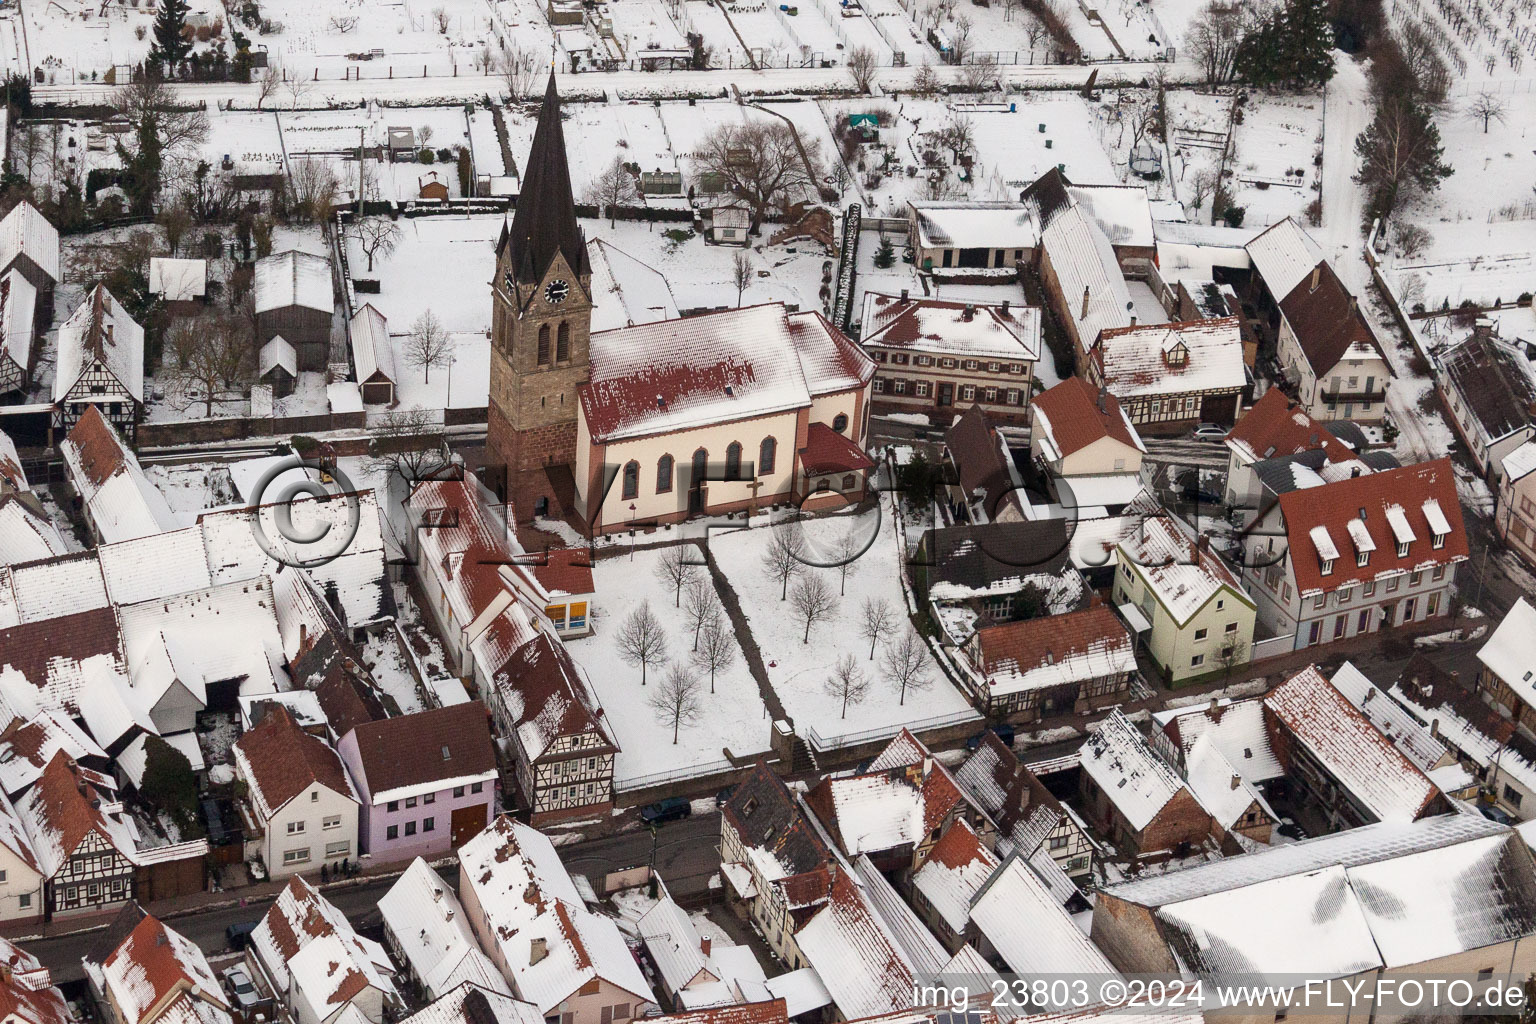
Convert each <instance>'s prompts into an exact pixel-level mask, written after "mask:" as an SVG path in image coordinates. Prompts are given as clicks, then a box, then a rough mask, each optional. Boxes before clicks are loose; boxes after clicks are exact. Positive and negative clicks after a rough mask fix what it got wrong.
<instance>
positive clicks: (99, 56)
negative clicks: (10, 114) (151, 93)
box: [18, 0, 223, 85]
mask: <svg viewBox="0 0 1536 1024" xmlns="http://www.w3.org/2000/svg"><path fill="white" fill-rule="evenodd" d="M101 10H102V5H101V4H100V3H97V2H93V0H47V2H39V3H32V2H29V3H27V4H25V5H23V6H21V7H19V8H18V12H19V17H20V18H21V19H22V20H23V21H24V23H25V28H24V29H22V30H20V31H22V34H23V39H24V40H25V47H26V50H27V53H28V56H29V58H30V60H31V62H32V67H31V68H28V69H26V70H27V71H28V72H35V71H39V70H40V71H42V73H43V76H44V78H45V80H46V82H47V84H48V85H74V84H76V83H78V82H94V81H98V80H99V79H100V78H101V76H103V75H105V74H106V73H107V72H108V71H110V70H112V69H113V68H116V67H121V68H122V69H123V72H126V71H127V69H128V68H130V67H132V66H133V65H135V64H139V63H141V62H142V61H143V60H144V58H145V56H146V55H147V54H148V53H149V45H150V41H151V39H152V36H151V35H150V28H151V27H152V26H153V24H154V20H155V16H154V12H153V11H152V10H151V8H150V5H149V4H147V3H146V4H144V5H143V7H142V8H141V7H140V5H138V4H133V5H131V6H130V5H126V4H114V5H112V7H111V8H110V9H109V10H108V11H107V13H106V14H105V15H102V14H101ZM218 16H219V17H220V18H222V16H223V12H222V11H220V12H219V15H218ZM140 33H142V35H141V34H140Z"/></svg>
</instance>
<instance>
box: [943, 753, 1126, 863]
mask: <svg viewBox="0 0 1536 1024" xmlns="http://www.w3.org/2000/svg"><path fill="white" fill-rule="evenodd" d="M955 780H956V781H957V782H959V783H960V785H961V786H962V787H963V788H964V789H965V791H966V792H967V793H969V794H970V797H971V799H972V800H973V801H974V802H975V803H977V804H978V805H980V807H981V809H982V810H984V811H986V812H987V814H988V815H989V816H991V818H992V820H993V821H995V822H996V823H997V832H998V840H997V848H998V850H999V851H1001V852H1002V853H1004V854H1007V853H1010V852H1012V851H1013V850H1018V851H1019V852H1020V853H1022V854H1023V855H1024V856H1025V857H1026V858H1028V859H1029V860H1030V862H1031V864H1033V863H1034V858H1035V857H1036V855H1038V854H1039V853H1041V852H1042V851H1043V852H1044V853H1046V854H1047V855H1048V856H1049V857H1050V858H1051V859H1052V860H1054V861H1055V862H1056V864H1057V866H1058V867H1059V868H1060V869H1061V870H1062V871H1063V872H1065V873H1066V874H1067V875H1068V876H1069V877H1072V878H1084V877H1087V876H1088V875H1090V874H1091V873H1092V872H1093V858H1094V855H1095V853H1096V852H1097V849H1098V848H1097V845H1096V844H1095V843H1094V841H1093V839H1092V837H1091V836H1089V835H1088V833H1087V831H1086V830H1085V829H1084V828H1083V825H1082V822H1080V821H1079V820H1078V818H1077V815H1075V814H1073V813H1072V812H1071V811H1070V810H1068V809H1067V806H1066V805H1065V804H1063V803H1062V802H1061V801H1060V800H1058V799H1056V797H1055V795H1054V794H1052V793H1051V791H1050V790H1049V789H1047V788H1046V787H1045V783H1043V782H1041V781H1040V779H1039V777H1037V776H1036V775H1035V773H1034V772H1032V771H1030V770H1029V768H1028V767H1027V766H1026V765H1025V764H1024V762H1022V761H1020V760H1019V757H1018V755H1017V754H1015V753H1014V752H1013V749H1012V748H1011V747H1009V746H1008V745H1007V744H1006V743H1004V742H1003V741H1002V740H1001V739H999V738H998V736H997V733H995V732H993V731H992V730H991V729H988V730H986V731H985V732H983V733H982V735H981V743H980V744H979V745H978V746H977V748H976V750H975V751H974V752H972V753H971V755H970V756H969V757H967V758H966V759H965V761H964V762H962V763H961V765H960V767H959V768H958V769H956V771H955ZM930 857H931V855H930Z"/></svg>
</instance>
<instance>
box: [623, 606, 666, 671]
mask: <svg viewBox="0 0 1536 1024" xmlns="http://www.w3.org/2000/svg"><path fill="white" fill-rule="evenodd" d="M614 646H615V647H616V648H618V651H619V657H621V658H623V659H624V660H625V662H627V663H628V664H631V665H639V666H640V685H641V686H644V685H645V676H646V671H647V670H648V669H650V668H653V667H654V666H656V665H660V664H661V663H662V662H664V661H666V660H667V637H666V634H664V633H663V632H662V631H661V620H660V619H658V618H657V617H656V613H655V612H653V611H651V604H650V602H649V601H642V602H641V603H640V606H639V607H638V608H636V609H635V610H634V611H632V612H630V613H629V615H628V616H627V617H625V619H624V625H623V626H621V627H620V628H619V635H618V637H617V638H616V639H615V640H614Z"/></svg>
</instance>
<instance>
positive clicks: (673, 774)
mask: <svg viewBox="0 0 1536 1024" xmlns="http://www.w3.org/2000/svg"><path fill="white" fill-rule="evenodd" d="M736 769H737V766H736V765H734V764H732V763H731V762H730V761H729V760H727V759H726V758H723V757H721V758H716V759H715V760H713V761H705V762H704V763H703V764H696V765H692V766H690V767H687V768H675V769H673V770H672V771H666V772H651V773H650V774H649V775H636V776H635V777H633V778H629V779H614V780H613V791H614V792H615V793H633V792H634V791H636V790H640V789H653V788H655V787H657V786H668V785H671V784H672V783H675V782H690V781H693V780H695V779H705V778H709V777H710V776H713V775H723V774H725V773H726V772H733V771H735V770H736Z"/></svg>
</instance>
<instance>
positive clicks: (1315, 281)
mask: <svg viewBox="0 0 1536 1024" xmlns="http://www.w3.org/2000/svg"><path fill="white" fill-rule="evenodd" d="M1322 280H1323V265H1322V264H1321V263H1319V264H1318V265H1317V266H1315V267H1313V268H1312V283H1311V284H1310V285H1308V286H1307V291H1309V292H1315V291H1317V286H1318V285H1319V284H1321V283H1322Z"/></svg>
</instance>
